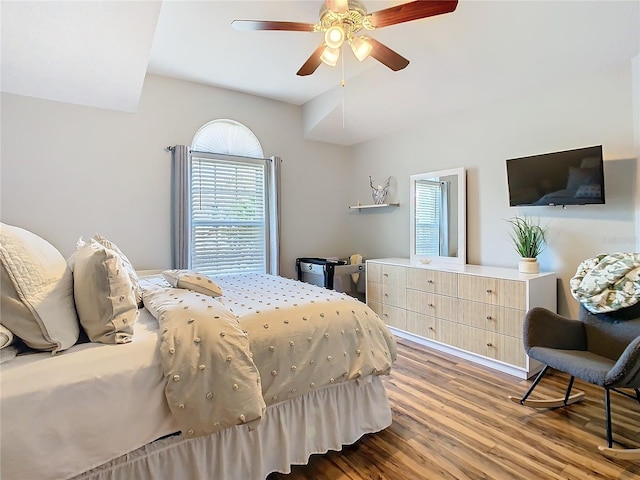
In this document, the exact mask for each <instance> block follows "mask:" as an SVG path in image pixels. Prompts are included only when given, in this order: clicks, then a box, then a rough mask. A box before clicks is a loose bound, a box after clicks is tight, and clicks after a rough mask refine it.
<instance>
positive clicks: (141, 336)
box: [0, 308, 178, 480]
mask: <svg viewBox="0 0 640 480" xmlns="http://www.w3.org/2000/svg"><path fill="white" fill-rule="evenodd" d="M158 337H159V335H158V324H157V322H156V320H155V319H154V318H153V317H152V316H151V314H150V313H149V312H148V311H147V310H146V309H144V308H143V309H141V310H140V317H139V320H138V322H136V325H135V334H134V337H133V342H132V343H129V344H121V345H104V344H98V343H84V344H78V345H75V346H73V347H72V348H70V349H69V350H66V351H64V352H61V353H59V354H57V355H55V356H53V357H52V356H51V354H50V353H44V352H43V353H33V354H28V355H19V356H18V357H16V358H15V359H13V360H11V361H10V362H7V363H4V364H2V368H1V370H0V402H1V405H2V408H1V409H0V421H1V425H2V435H0V451H1V455H2V458H1V460H2V462H1V470H0V473H1V475H0V476H1V477H2V478H3V479H19V478H24V479H28V480H32V479H35V478H37V479H42V480H46V479H54V478H55V479H60V478H68V477H71V476H73V475H77V474H79V473H81V472H84V471H85V470H88V469H90V468H93V467H96V466H98V465H101V464H103V463H105V462H107V461H108V460H111V459H112V458H115V457H118V456H120V455H122V454H124V453H127V452H129V451H131V450H134V449H136V448H138V447H140V446H141V445H144V444H146V443H149V442H151V441H153V440H155V439H157V438H159V437H162V436H164V435H167V434H170V433H173V432H176V431H177V430H178V428H177V426H176V424H175V421H174V419H173V416H172V415H171V412H170V411H169V408H168V407H167V404H166V400H165V396H164V387H165V380H164V378H163V375H162V368H161V365H160V358H159V355H158V349H157V344H158ZM45 419H46V420H45ZM123 432H126V433H125V434H123ZM52 452H55V455H52Z"/></svg>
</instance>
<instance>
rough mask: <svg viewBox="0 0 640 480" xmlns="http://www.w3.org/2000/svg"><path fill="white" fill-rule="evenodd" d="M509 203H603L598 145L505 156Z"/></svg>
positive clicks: (602, 182) (600, 153)
mask: <svg viewBox="0 0 640 480" xmlns="http://www.w3.org/2000/svg"><path fill="white" fill-rule="evenodd" d="M507 184H508V187H509V205H510V206H512V207H516V206H527V205H591V204H601V203H604V168H603V159H602V145H598V146H595V147H585V148H577V149H575V150H566V151H563V152H554V153H545V154H541V155H533V156H530V157H522V158H512V159H510V160H507Z"/></svg>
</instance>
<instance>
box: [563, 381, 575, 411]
mask: <svg viewBox="0 0 640 480" xmlns="http://www.w3.org/2000/svg"><path fill="white" fill-rule="evenodd" d="M575 379H576V377H574V376H573V375H571V378H570V379H569V385H567V393H565V394H564V405H565V406H567V405H568V402H569V396H570V395H571V388H572V387H573V381H574V380H575Z"/></svg>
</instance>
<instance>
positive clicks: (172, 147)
mask: <svg viewBox="0 0 640 480" xmlns="http://www.w3.org/2000/svg"><path fill="white" fill-rule="evenodd" d="M175 149H176V147H175V146H174V145H169V146H168V147H165V148H164V151H165V152H173V151H174V150H175ZM189 153H195V154H199V153H202V154H205V155H219V156H223V157H236V158H248V159H250V160H269V161H271V160H273V158H260V157H247V156H245V155H229V154H227V153H215V152H201V151H198V150H191V149H189ZM275 158H278V157H277V156H276V157H275ZM281 161H282V160H281Z"/></svg>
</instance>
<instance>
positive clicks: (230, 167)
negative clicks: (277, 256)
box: [191, 155, 269, 276]
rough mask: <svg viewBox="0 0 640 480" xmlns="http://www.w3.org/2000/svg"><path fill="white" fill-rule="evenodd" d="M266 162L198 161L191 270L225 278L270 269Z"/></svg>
mask: <svg viewBox="0 0 640 480" xmlns="http://www.w3.org/2000/svg"><path fill="white" fill-rule="evenodd" d="M266 162H267V160H262V159H260V160H253V159H246V160H229V159H217V158H201V157H198V156H195V155H194V156H193V163H192V177H191V185H192V186H191V238H192V246H193V248H192V250H191V265H192V268H193V269H194V270H198V271H200V272H202V273H206V274H211V275H216V276H224V275H232V274H239V273H252V272H258V273H265V272H266V269H267V254H268V246H267V238H268V228H269V223H268V218H269V215H268V214H269V212H268V199H267V170H266Z"/></svg>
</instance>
